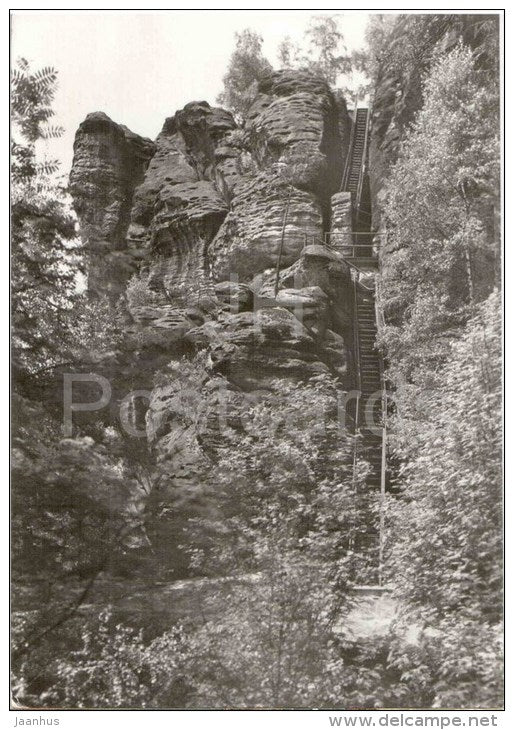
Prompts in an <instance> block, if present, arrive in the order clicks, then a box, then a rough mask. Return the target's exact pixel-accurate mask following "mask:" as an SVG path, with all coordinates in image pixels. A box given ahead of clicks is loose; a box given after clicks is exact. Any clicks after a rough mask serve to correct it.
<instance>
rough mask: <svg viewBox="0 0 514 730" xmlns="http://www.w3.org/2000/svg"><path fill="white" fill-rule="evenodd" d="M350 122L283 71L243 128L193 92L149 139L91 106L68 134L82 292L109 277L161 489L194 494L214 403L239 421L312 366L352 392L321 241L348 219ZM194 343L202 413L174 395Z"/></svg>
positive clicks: (340, 316)
mask: <svg viewBox="0 0 514 730" xmlns="http://www.w3.org/2000/svg"><path fill="white" fill-rule="evenodd" d="M349 132H350V126H349V117H348V113H347V111H346V105H345V103H344V100H343V99H342V98H341V97H339V98H335V97H334V95H333V93H332V92H331V90H330V89H329V87H328V86H327V84H326V83H325V82H324V81H322V80H321V79H319V78H316V77H314V76H312V75H310V74H308V73H306V72H293V71H279V72H275V73H272V74H270V75H269V77H267V78H266V79H264V80H263V81H262V82H261V83H260V85H259V89H258V95H257V97H256V99H255V102H254V104H253V105H252V107H251V109H250V111H249V114H248V118H247V119H246V120H245V121H244V123H243V125H242V127H238V126H237V124H236V122H235V121H234V118H233V117H232V115H231V114H230V113H229V112H227V111H225V110H223V109H219V108H214V107H211V106H210V105H209V104H207V103H206V102H192V103H191V104H187V105H186V106H185V107H184V109H182V110H180V111H178V112H176V113H175V115H174V116H172V117H169V118H168V119H166V121H165V123H164V126H163V129H162V131H161V133H160V134H159V135H158V137H157V139H156V141H155V143H153V142H150V141H149V140H144V139H142V138H140V137H138V136H137V135H134V134H132V133H130V132H128V130H126V129H125V128H123V127H121V126H120V125H117V124H115V123H114V122H112V121H111V120H109V119H108V118H107V117H106V116H105V115H102V114H92V115H89V116H88V117H87V119H86V120H85V122H84V123H83V124H82V125H81V127H80V128H79V130H78V132H77V138H76V142H75V160H74V167H73V171H72V175H71V192H72V195H73V197H74V205H75V209H76V211H77V214H78V216H79V221H80V227H81V235H82V237H83V239H84V241H85V242H86V243H87V245H88V247H89V248H90V250H91V254H90V289H91V291H92V292H97V293H98V292H99V291H100V290H101V289H102V286H104V281H105V279H106V278H108V279H109V281H111V282H113V283H112V284H110V285H109V286H110V287H111V288H110V289H109V292H110V293H112V294H116V295H119V294H123V295H124V296H125V298H126V304H127V319H128V320H129V321H128V322H127V325H126V341H127V343H128V347H129V350H130V351H131V353H132V359H133V362H134V368H135V369H137V368H138V363H139V371H140V372H139V376H138V378H137V383H138V385H140V386H144V387H145V388H148V389H149V390H151V396H150V399H149V404H147V406H145V411H144V412H143V413H142V414H141V412H139V413H138V416H137V418H138V424H139V427H140V426H141V423H143V425H144V424H146V431H147V438H148V443H149V447H150V449H151V451H152V453H153V456H154V459H155V464H156V465H159V464H160V465H161V466H162V465H167V468H168V467H169V469H170V471H169V473H168V480H167V482H166V483H167V484H168V486H167V489H169V490H171V491H172V492H173V490H174V489H181V490H185V491H186V492H187V491H190V492H194V489H195V481H196V480H197V477H198V474H199V473H200V472H201V470H202V469H205V468H206V464H207V465H208V460H209V458H213V453H214V452H215V450H216V444H218V443H219V439H220V438H222V434H221V433H220V429H219V414H218V412H219V409H220V407H221V403H222V400H223V399H224V401H223V408H228V411H227V413H228V417H229V418H231V419H233V420H234V423H236V422H237V418H239V417H241V415H242V414H244V412H245V411H246V410H247V408H248V403H253V402H255V400H256V399H257V400H258V398H259V397H260V395H259V394H262V393H269V392H270V391H273V390H274V389H278V390H279V391H280V389H281V387H286V386H290V385H294V384H296V383H299V382H303V381H306V380H308V379H310V378H316V377H319V376H332V377H334V378H335V379H336V381H337V382H338V383H339V385H340V387H341V388H349V387H352V367H351V357H352V356H351V350H350V347H349V343H350V342H351V334H352V333H351V315H352V309H351V307H352V297H351V291H352V289H351V278H350V271H349V268H348V266H347V264H346V263H345V262H344V260H343V259H342V257H341V256H340V254H337V253H336V252H334V251H331V250H329V249H328V248H327V247H326V245H324V244H323V237H324V234H325V233H326V232H327V231H329V230H330V224H331V220H332V222H333V224H334V226H335V227H336V228H337V230H338V231H342V232H344V231H346V230H347V225H348V215H347V212H348V210H347V208H348V205H347V203H348V201H347V200H346V198H345V197H344V194H343V195H342V196H341V194H338V190H339V185H340V178H341V174H342V169H343V165H344V155H345V153H346V150H347V149H348V139H349ZM338 195H339V197H338ZM332 201H333V202H334V205H333V206H332ZM331 206H332V209H331ZM113 266H117V267H118V268H117V273H116V276H114V277H113V274H112V271H111V269H112V267H113ZM136 271H137V275H136V276H133V274H134V272H136ZM131 277H132V278H131ZM277 277H278V278H277ZM127 281H128V286H127ZM197 353H203V356H204V363H205V364H204V366H203V367H204V370H203V376H202V383H203V384H202V387H201V392H200V393H199V394H198V397H199V398H200V400H201V401H202V403H203V408H204V412H205V413H204V415H205V414H206V415H205V418H203V420H202V421H201V424H200V421H199V420H198V419H197V420H196V421H195V419H194V412H195V410H194V408H193V407H192V406H191V404H190V403H189V405H188V404H187V403H186V404H184V401H183V400H182V398H181V394H180V392H179V390H180V388H179V381H180V375H181V369H182V368H183V366H182V365H181V362H182V358H184V357H185V358H187V359H188V360H191V359H192V358H193V357H195V354H197ZM158 371H160V374H159V376H158V377H157V379H155V378H154V376H155V374H156V373H157V372H158ZM227 404H228V405H227ZM139 411H141V406H139ZM170 494H171V492H170ZM161 497H162V495H161ZM170 498H171V497H170ZM162 499H164V500H165V499H166V497H165V496H164V497H162ZM159 509H160V508H159Z"/></svg>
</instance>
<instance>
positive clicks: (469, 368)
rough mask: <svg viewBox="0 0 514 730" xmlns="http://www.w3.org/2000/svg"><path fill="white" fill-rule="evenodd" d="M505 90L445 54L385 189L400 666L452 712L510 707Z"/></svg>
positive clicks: (459, 55)
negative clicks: (504, 434)
mask: <svg viewBox="0 0 514 730" xmlns="http://www.w3.org/2000/svg"><path fill="white" fill-rule="evenodd" d="M498 184H499V117H498V86H497V84H496V83H495V82H494V78H492V77H491V75H490V73H489V72H486V71H484V69H483V68H481V66H480V55H477V54H476V53H474V52H473V51H472V50H471V48H469V47H468V46H457V47H456V48H455V49H454V50H453V51H451V52H449V53H442V52H439V54H436V55H435V57H434V59H433V62H432V65H431V67H430V71H429V73H428V74H427V76H426V79H425V81H424V85H423V105H422V107H421V109H420V111H419V113H418V115H417V117H416V119H415V122H414V124H413V126H412V129H411V130H410V132H409V133H408V134H407V135H406V136H405V138H404V141H403V144H402V146H401V148H400V155H399V159H398V161H397V163H396V164H395V165H394V167H393V169H392V171H391V174H390V177H389V180H388V181H387V185H386V203H385V215H386V221H387V226H388V247H387V250H386V253H385V254H384V256H383V266H382V272H383V276H382V282H381V284H382V306H383V308H384V313H385V317H386V326H385V327H384V329H383V331H382V333H381V344H382V347H383V348H384V352H385V354H386V356H387V358H388V364H389V368H388V373H387V375H388V378H389V382H390V385H391V387H392V389H393V390H394V402H395V411H394V414H393V416H392V418H391V422H390V427H391V433H392V445H393V449H394V452H395V455H396V457H397V458H398V459H399V461H400V463H401V465H402V466H401V471H400V474H399V477H398V485H399V486H400V487H401V498H400V499H397V500H394V501H393V502H392V503H391V506H390V514H389V526H390V535H389V540H390V550H391V553H390V556H389V561H388V565H389V569H390V571H391V573H390V575H391V579H392V580H393V581H394V583H395V585H396V589H397V595H398V597H399V599H400V601H401V606H402V620H401V623H400V625H399V631H400V633H401V631H402V630H403V629H402V625H408V624H409V623H413V622H418V623H419V626H420V627H424V629H423V630H422V631H421V634H420V636H419V646H418V647H417V649H416V651H414V652H410V653H409V655H408V657H407V658H406V657H405V656H404V657H403V659H402V658H401V652H400V659H399V661H400V662H405V666H406V665H407V663H410V664H411V669H410V670H407V671H414V670H413V667H415V666H416V665H417V669H416V670H415V671H416V672H418V673H419V676H420V677H422V678H423V681H424V682H425V684H426V685H427V686H429V687H431V702H432V703H434V704H435V705H436V706H443V707H448V706H450V707H476V706H484V707H487V706H498V705H501V702H502V700H501V693H502V680H501V592H502V567H501V558H502V547H501V529H502V511H501V484H502V475H501V299H500V297H499V294H498V291H497V289H495V287H497V286H498V285H499V271H500V254H499V240H498V232H497V230H496V225H495V224H496V220H495V219H496V216H497V212H498V210H499V189H498Z"/></svg>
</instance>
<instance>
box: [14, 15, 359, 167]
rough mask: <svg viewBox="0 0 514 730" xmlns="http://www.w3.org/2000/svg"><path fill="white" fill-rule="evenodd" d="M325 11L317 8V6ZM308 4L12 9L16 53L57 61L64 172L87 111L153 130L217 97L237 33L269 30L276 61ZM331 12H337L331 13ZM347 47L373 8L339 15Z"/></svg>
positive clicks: (304, 19)
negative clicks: (284, 6)
mask: <svg viewBox="0 0 514 730" xmlns="http://www.w3.org/2000/svg"><path fill="white" fill-rule="evenodd" d="M322 12H323V11H320V13H319V14H321V13H322ZM312 14H313V12H312V11H293V10H288V11H278V10H277V11H272V10H268V11H252V10H247V11H244V12H243V11H236V10H234V11H232V10H229V11H223V10H217V11H216V10H214V11H200V10H191V11H165V12H164V13H129V12H123V11H114V12H111V13H99V12H86V11H83V12H80V11H79V12H77V13H64V12H58V11H42V12H40V13H36V12H25V13H20V12H14V14H13V17H12V59H13V60H15V59H16V58H18V57H19V56H24V57H25V58H27V59H28V60H29V61H31V64H32V67H33V68H34V69H37V68H41V67H42V66H54V67H55V68H56V69H57V70H58V72H59V90H58V92H57V95H56V100H55V104H54V109H55V112H56V115H55V117H54V119H53V120H52V121H53V122H54V123H56V124H61V125H62V126H63V127H64V128H65V130H66V132H65V135H64V136H63V137H62V138H61V139H59V140H56V141H53V142H51V143H50V145H49V149H48V153H49V154H50V156H54V157H58V158H59V159H60V160H61V162H62V172H64V173H68V171H69V169H70V166H71V161H72V155H73V149H72V148H73V138H74V135H75V131H76V129H77V127H78V125H79V124H80V122H81V121H82V120H83V119H84V118H85V116H86V115H87V114H88V113H89V112H93V111H103V112H105V113H106V114H107V115H108V116H109V117H111V119H113V120H114V121H115V122H121V123H123V124H125V125H126V126H127V127H129V128H130V129H131V130H132V131H134V132H137V133H138V134H142V135H144V136H147V137H150V138H151V139H155V137H156V136H157V134H158V133H159V132H160V130H161V127H162V125H163V122H164V119H165V118H166V117H168V116H171V115H172V114H174V112H175V111H176V110H177V109H180V108H182V107H183V106H184V104H187V102H189V101H195V100H196V101H198V100H206V101H208V102H209V103H210V104H215V103H216V96H217V95H218V93H219V92H220V91H221V87H222V77H223V74H224V73H225V71H226V68H227V64H228V60H229V57H230V54H231V53H232V51H233V49H234V45H235V39H234V33H235V32H236V31H240V30H242V29H243V28H246V27H250V28H252V29H253V30H256V31H258V32H259V33H260V34H261V35H262V37H263V38H264V45H263V51H264V54H265V56H266V57H267V58H268V59H269V60H270V61H271V62H272V63H274V62H275V61H276V50H277V46H278V44H279V42H280V41H281V40H282V38H283V37H284V36H286V35H289V36H291V38H292V39H293V40H296V41H300V40H301V37H302V35H303V31H304V30H305V28H306V26H307V25H308V23H309V19H310V17H311V16H312ZM328 14H331V15H335V13H334V12H329V13H328ZM339 17H340V28H341V30H342V32H343V34H344V36H345V42H346V45H347V47H348V49H349V50H352V49H354V48H358V47H361V46H362V44H363V42H364V31H365V27H366V22H367V18H368V16H367V15H366V14H364V13H360V12H359V13H350V14H344V15H340V16H339Z"/></svg>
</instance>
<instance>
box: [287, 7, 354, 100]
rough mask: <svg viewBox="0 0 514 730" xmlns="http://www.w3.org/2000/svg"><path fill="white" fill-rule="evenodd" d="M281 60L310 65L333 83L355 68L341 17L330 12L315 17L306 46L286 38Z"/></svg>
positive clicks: (314, 71)
mask: <svg viewBox="0 0 514 730" xmlns="http://www.w3.org/2000/svg"><path fill="white" fill-rule="evenodd" d="M304 48H306V49H307V50H304ZM278 60H279V63H280V67H281V68H298V69H301V68H303V69H306V70H308V71H310V72H311V73H313V74H315V75H317V76H320V77H321V78H323V79H325V81H326V82H327V83H329V84H330V85H332V86H335V85H336V84H338V83H339V81H340V77H341V76H342V75H346V74H349V73H350V72H351V70H352V57H351V55H349V54H348V52H347V50H346V46H345V45H344V36H343V34H342V33H341V32H340V30H339V27H338V21H337V18H335V17H331V16H328V15H322V16H314V17H313V18H311V21H310V25H309V27H308V28H307V30H306V31H305V34H304V44H303V47H302V46H301V45H299V44H297V43H294V42H293V41H292V40H291V38H289V37H286V38H284V39H283V40H282V41H281V43H280V44H279V48H278Z"/></svg>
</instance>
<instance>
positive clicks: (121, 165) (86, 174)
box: [70, 112, 155, 297]
mask: <svg viewBox="0 0 514 730" xmlns="http://www.w3.org/2000/svg"><path fill="white" fill-rule="evenodd" d="M73 149H74V157H73V167H72V170H71V174H70V192H71V195H72V198H73V205H74V208H75V212H76V213H77V216H78V218H79V221H80V234H81V237H82V240H83V242H84V244H85V245H86V250H87V253H88V257H89V271H88V280H89V291H90V292H91V293H92V294H93V295H102V294H105V293H107V294H110V295H112V296H113V297H115V296H119V295H120V294H121V293H122V292H123V291H124V289H125V285H126V282H127V279H128V277H129V276H130V275H131V274H132V273H133V272H134V271H135V270H136V261H135V258H134V255H133V254H132V253H131V252H129V251H128V244H127V238H126V235H127V229H128V227H129V223H130V210H131V208H132V197H133V193H134V190H135V188H136V187H137V186H138V185H139V184H140V183H141V182H142V180H143V177H144V174H145V170H146V167H147V165H148V161H149V160H150V159H151V157H152V155H153V154H154V152H155V145H154V143H153V142H151V141H150V140H149V139H145V138H143V137H140V136H139V135H137V134H134V133H133V132H131V131H130V130H129V129H127V127H124V126H123V125H121V124H116V123H115V122H113V121H112V120H111V119H109V117H108V116H107V115H106V114H104V113H103V112H96V113H94V114H88V116H87V117H86V119H85V120H84V121H83V122H82V124H81V125H80V127H79V129H78V131H77V134H76V136H75V144H74V148H73Z"/></svg>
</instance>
